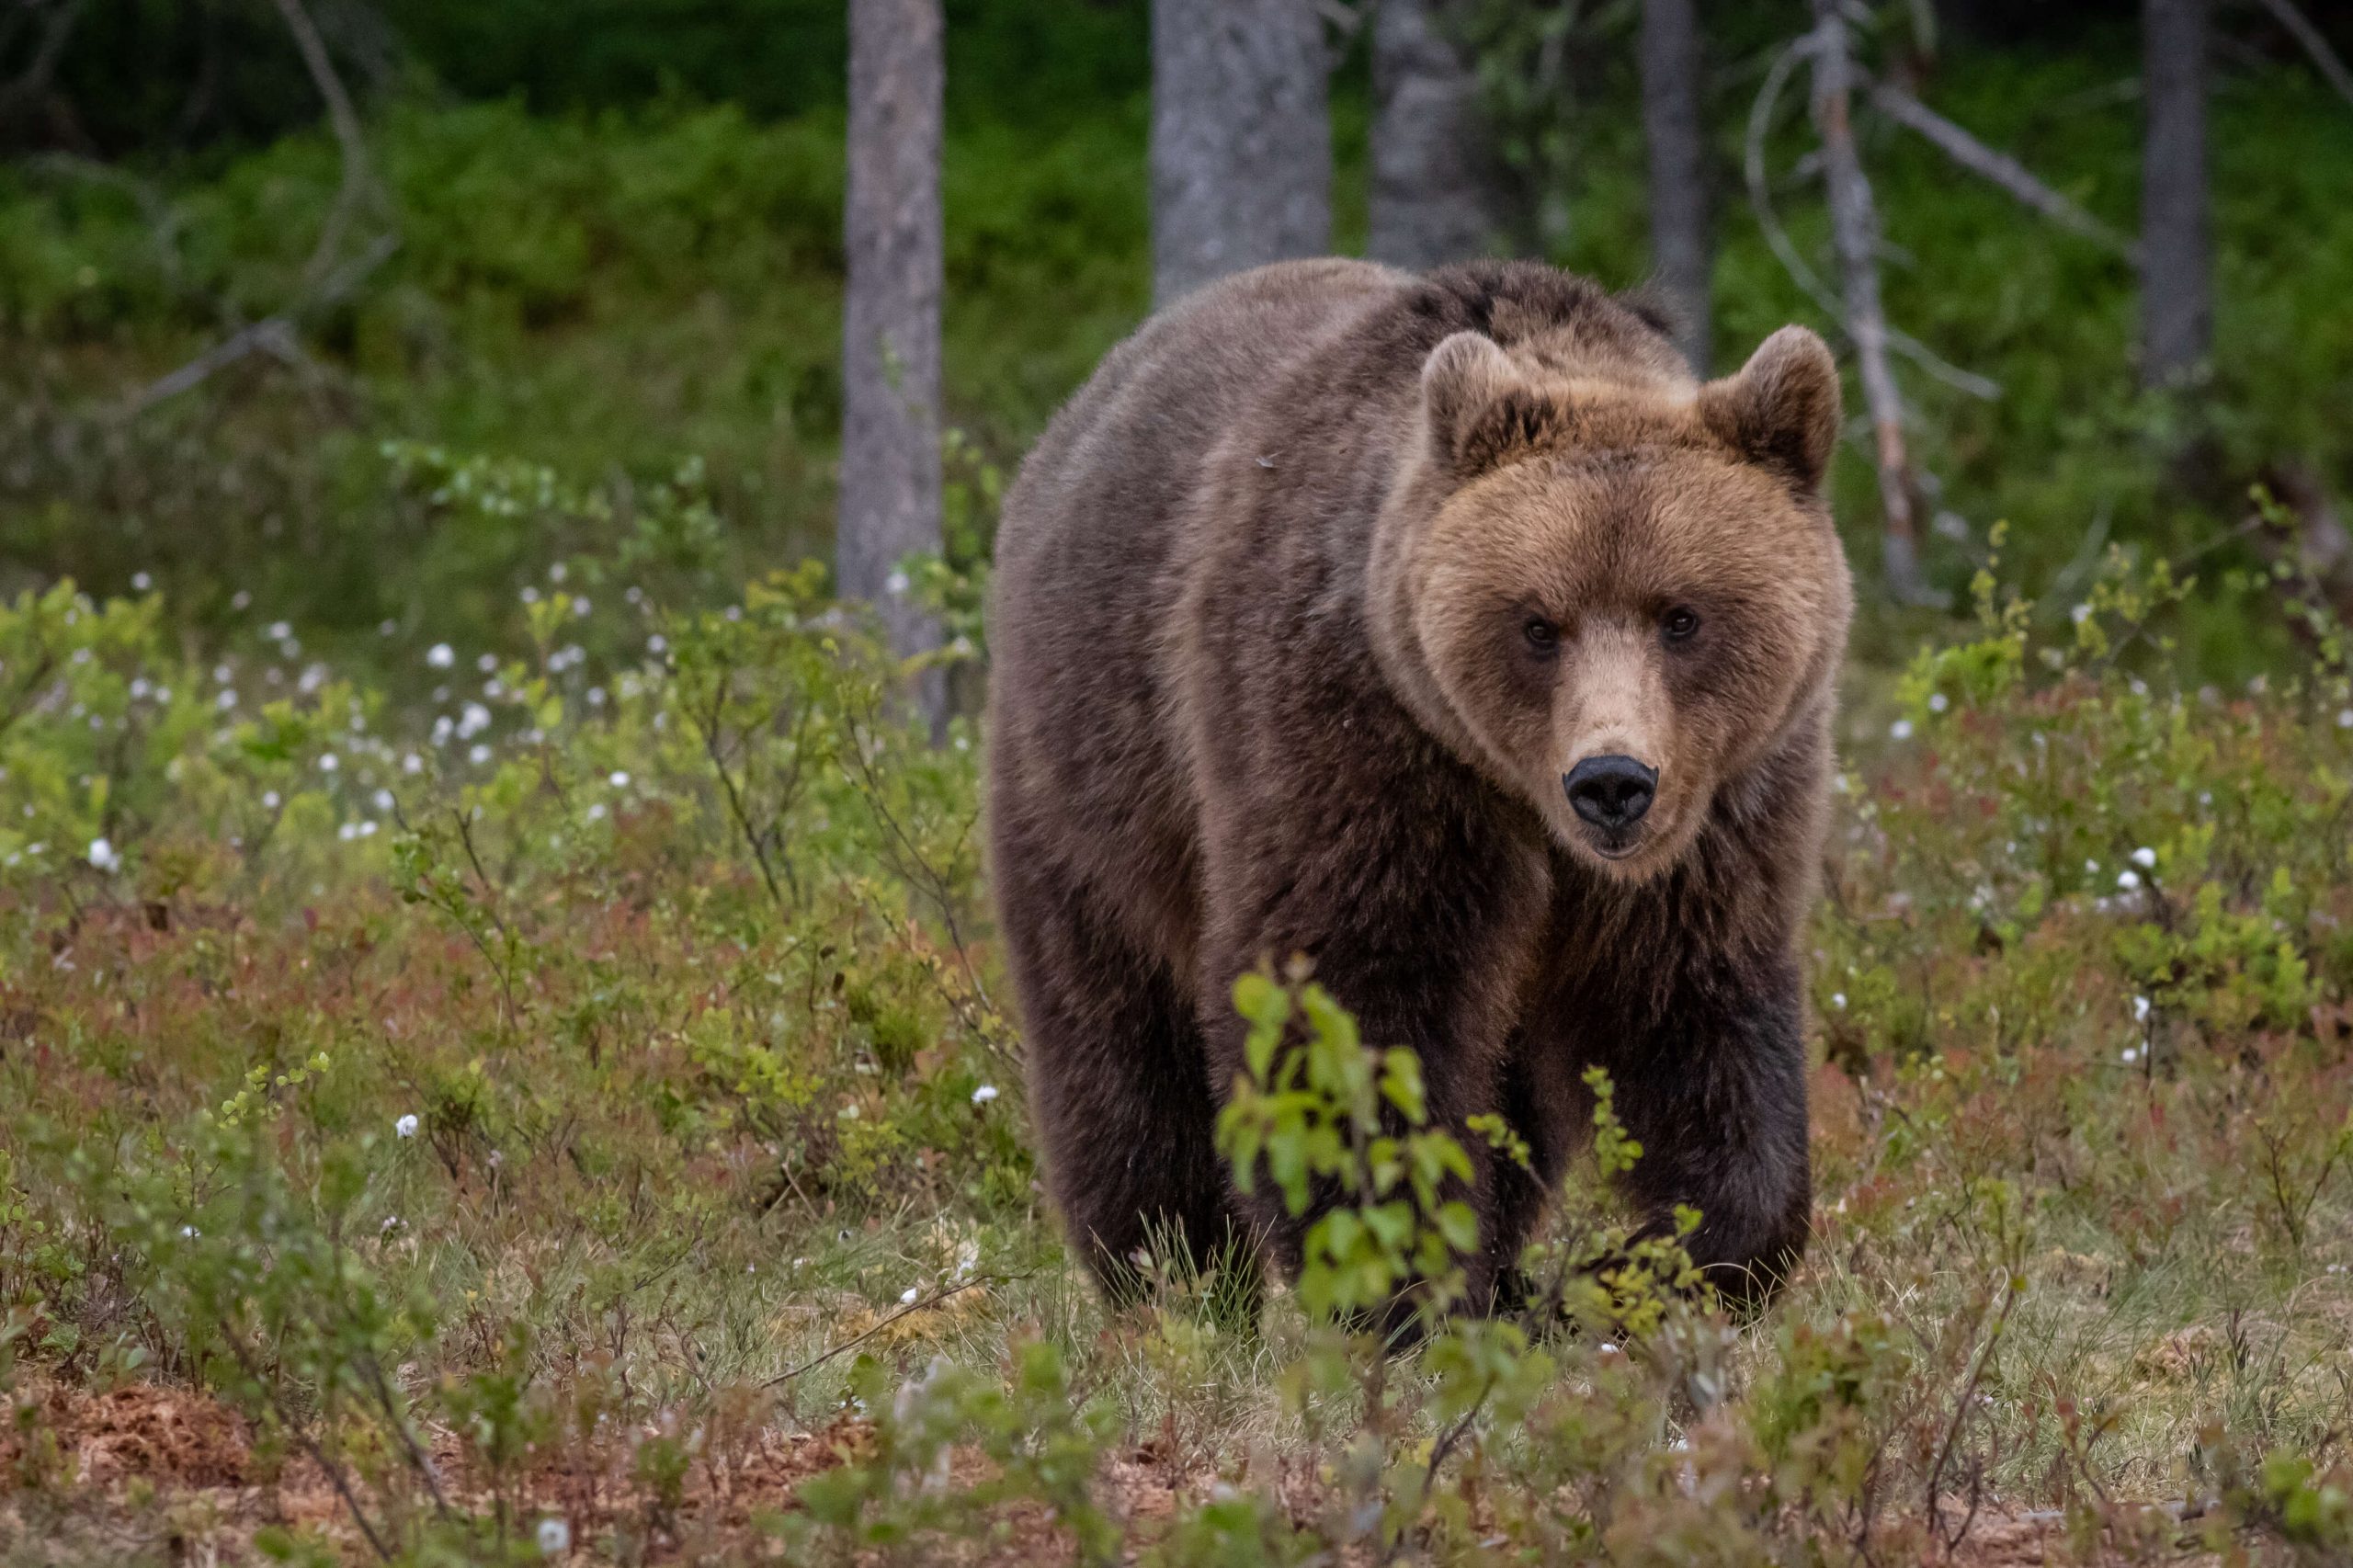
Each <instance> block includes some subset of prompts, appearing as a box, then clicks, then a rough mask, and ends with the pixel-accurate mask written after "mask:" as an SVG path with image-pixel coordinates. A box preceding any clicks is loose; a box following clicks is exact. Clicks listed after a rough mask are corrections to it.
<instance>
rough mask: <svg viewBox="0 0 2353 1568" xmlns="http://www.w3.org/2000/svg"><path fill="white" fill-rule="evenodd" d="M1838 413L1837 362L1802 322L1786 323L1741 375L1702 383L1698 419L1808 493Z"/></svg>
mask: <svg viewBox="0 0 2353 1568" xmlns="http://www.w3.org/2000/svg"><path fill="white" fill-rule="evenodd" d="M1839 417H1840V415H1839V395H1838V364H1837V361H1836V360H1834V359H1833V358H1830V347H1829V345H1827V344H1825V343H1824V342H1823V341H1822V339H1821V338H1820V337H1818V336H1816V335H1814V334H1813V333H1812V332H1810V331H1808V330H1807V329H1806V328H1804V327H1802V326H1785V327H1783V328H1782V329H1781V330H1780V331H1779V332H1777V333H1775V334H1774V335H1772V336H1770V337H1768V338H1767V339H1766V340H1765V341H1764V342H1763V343H1761V344H1759V345H1757V348H1756V353H1754V354H1752V355H1750V356H1749V357H1748V363H1747V364H1745V365H1744V366H1742V367H1741V368H1740V373H1739V374H1738V375H1733V376H1726V377H1724V378H1723V379H1722V380H1721V381H1710V382H1709V383H1708V384H1707V385H1706V386H1704V387H1701V388H1700V389H1699V418H1700V420H1701V422H1702V423H1704V424H1705V425H1706V426H1707V427H1708V428H1709V430H1711V432H1713V433H1714V435H1715V437H1716V438H1717V439H1718V440H1720V441H1722V442H1723V443H1724V444H1725V445H1726V446H1728V447H1730V448H1732V449H1733V450H1734V451H1736V452H1738V453H1740V454H1741V456H1743V457H1744V458H1746V459H1747V460H1749V461H1750V462H1754V463H1761V464H1763V465H1764V466H1765V467H1767V468H1771V469H1777V470H1779V471H1780V472H1781V473H1782V474H1783V475H1785V476H1786V477H1787V478H1788V479H1789V481H1790V483H1791V484H1793V485H1794V486H1796V487H1797V488H1798V489H1799V490H1801V491H1803V492H1806V493H1808V494H1812V493H1813V492H1814V491H1816V490H1819V489H1820V488H1821V487H1822V476H1823V474H1824V472H1826V471H1827V470H1828V469H1829V467H1830V456H1831V453H1832V452H1833V451H1835V450H1836V449H1837V446H1838V422H1839Z"/></svg>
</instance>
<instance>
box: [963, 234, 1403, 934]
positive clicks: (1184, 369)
mask: <svg viewBox="0 0 2353 1568" xmlns="http://www.w3.org/2000/svg"><path fill="white" fill-rule="evenodd" d="M1412 282H1413V279H1412V278H1410V277H1409V276H1408V275H1406V274H1404V273H1400V272H1395V271H1392V270H1391V269H1390V268H1387V267H1376V266H1373V265H1370V264H1369V263H1365V262H1359V261H1346V260H1319V261H1302V262H1287V263H1282V264H1279V265H1277V266H1274V267H1261V268H1259V269H1257V270H1256V271H1253V272H1247V273H1243V274H1239V275H1237V276H1235V277H1233V278H1226V279H1223V280H1222V281H1220V282H1218V283H1215V284H1212V285H1211V286H1210V287H1208V288H1205V289H1203V290H1200V291H1199V292H1198V293H1196V294H1194V295H1191V296H1189V297H1188V298H1187V299H1186V300H1184V301H1180V302H1179V303H1178V304H1177V305H1176V306H1175V307H1173V308H1171V309H1170V310H1167V311H1165V312H1161V313H1160V314H1159V315H1157V316H1154V318H1153V319H1152V320H1151V321H1150V322H1148V323H1146V324H1144V326H1143V327H1142V329H1141V330H1139V331H1138V332H1137V333H1136V335H1134V336H1132V337H1131V338H1129V339H1128V340H1127V341H1126V342H1124V343H1122V344H1121V345H1120V347H1117V348H1115V349H1114V350H1112V352H1111V353H1110V354H1109V355H1108V356H1107V357H1106V358H1105V359H1104V361H1103V363H1102V365H1101V366H1100V367H1099V368H1098V369H1097V371H1096V373H1095V374H1094V376H1093V377H1092V378H1090V379H1089V381H1087V383H1086V385H1085V386H1084V387H1082V388H1081V389H1080V390H1079V391H1078V392H1076V393H1075V394H1074V395H1073V397H1072V398H1071V400H1070V402H1069V403H1067V404H1065V405H1064V406H1063V410H1062V412H1061V413H1059V414H1058V415H1055V417H1054V419H1053V422H1052V423H1051V425H1050V426H1048V428H1047V431H1046V434H1045V435H1044V436H1043V437H1040V440H1039V442H1038V445H1037V446H1036V447H1035V448H1034V449H1032V450H1031V452H1030V454H1029V459H1028V460H1026V461H1025V462H1024V463H1023V465H1022V468H1021V472H1020V475H1019V477H1018V478H1017V480H1016V481H1015V483H1014V484H1013V486H1012V488H1011V489H1010V490H1009V491H1008V492H1007V493H1006V500H1005V506H1004V510H1003V514H1002V517H1001V518H1000V521H999V524H998V528H997V540H996V563H995V595H994V602H993V604H992V606H991V620H990V627H989V653H990V662H991V670H990V710H991V714H990V754H991V755H990V770H991V790H990V795H991V812H992V816H993V818H994V821H995V829H994V837H995V842H996V845H997V846H998V849H999V856H1000V859H1009V858H1012V857H1014V856H1015V855H1018V856H1019V857H1021V858H1023V859H1024V860H1026V861H1031V862H1034V861H1035V860H1036V859H1037V858H1040V857H1049V858H1052V859H1054V860H1057V861H1060V862H1062V863H1063V869H1066V870H1067V871H1068V872H1069V873H1071V874H1073V875H1074V876H1076V877H1078V878H1079V879H1081V880H1083V881H1087V882H1090V883H1095V884H1097V885H1098V886H1100V887H1102V888H1103V889H1104V890H1105V891H1106V892H1108V893H1111V894H1112V895H1114V896H1115V897H1116V899H1117V901H1118V902H1119V903H1121V904H1122V905H1123V906H1124V907H1122V908H1120V910H1119V911H1118V912H1117V913H1118V915H1119V917H1120V919H1121V920H1122V922H1123V924H1125V925H1126V926H1127V927H1128V934H1129V936H1130V937H1131V938H1132V939H1135V940H1137V941H1138V942H1139V943H1141V944H1143V945H1145V946H1147V947H1148V948H1149V949H1151V950H1153V951H1154V952H1155V953H1156V954H1158V955H1160V956H1163V957H1165V958H1166V959H1167V960H1169V961H1170V962H1171V963H1172V964H1174V965H1179V966H1181V965H1182V964H1183V963H1184V962H1185V961H1186V960H1185V955H1186V953H1187V951H1188V949H1189V947H1190V943H1191V927H1192V926H1193V914H1192V910H1191V892H1192V882H1193V870H1192V845H1191V821H1190V818H1191V812H1192V797H1191V789H1190V784H1189V772H1188V759H1187V757H1186V756H1184V755H1183V747H1182V745H1181V744H1180V743H1179V741H1178V739H1177V736H1176V733H1175V728H1176V727H1175V725H1174V724H1173V723H1172V722H1170V712H1171V708H1172V703H1173V694H1172V693H1171V692H1170V691H1169V690H1167V689H1166V677H1165V657H1164V655H1165V649H1166V642H1167V639H1168V637H1169V636H1170V634H1171V631H1172V629H1171V627H1170V625H1169V620H1170V617H1171V615H1172V614H1173V612H1174V609H1175V604H1176V597H1177V595H1178V592H1179V591H1180V589H1181V586H1182V584H1181V580H1180V579H1181V573H1182V562H1183V560H1184V559H1185V558H1186V556H1187V555H1188V552H1189V550H1190V548H1191V545H1192V542H1193V541H1191V540H1188V529H1190V528H1196V527H1197V526H1198V519H1199V516H1200V507H1199V505H1198V503H1199V500H1200V498H1201V495H1202V493H1203V491H1204V489H1205V487H1206V483H1207V476H1208V472H1209V460H1210V459H1211V453H1212V452H1213V450H1214V449H1216V448H1217V447H1218V446H1219V445H1220V444H1221V443H1222V442H1223V441H1225V440H1228V439H1230V438H1231V437H1233V435H1234V433H1235V431H1236V428H1237V426H1238V424H1239V423H1240V418H1241V415H1242V414H1243V411H1244V410H1245V409H1247V408H1249V407H1250V406H1251V405H1253V404H1254V403H1257V402H1258V401H1260V400H1261V399H1263V398H1264V397H1265V395H1266V394H1267V391H1268V390H1269V389H1270V388H1272V387H1273V386H1275V385H1277V384H1279V382H1280V381H1283V380H1284V379H1285V378H1286V377H1288V376H1290V375H1292V374H1294V373H1296V372H1297V370H1298V369H1299V368H1300V367H1301V366H1302V364H1304V363H1306V362H1309V361H1310V360H1312V359H1313V358H1314V356H1315V355H1316V354H1317V353H1318V352H1320V351H1321V350H1323V349H1324V348H1325V347H1328V346H1329V345H1330V344H1331V343H1332V341H1333V340H1334V339H1335V337H1336V336H1338V335H1345V334H1346V333H1347V330H1348V329H1349V326H1350V324H1352V323H1353V322H1354V321H1355V320H1357V319H1358V318H1360V317H1361V316H1362V315H1363V314H1364V313H1365V312H1367V311H1368V310H1373V309H1378V308H1379V306H1380V305H1381V303H1382V302H1384V301H1389V300H1392V299H1393V298H1394V297H1395V296H1396V294H1397V292H1398V291H1399V290H1401V289H1404V288H1405V287H1408V286H1410V285H1411V284H1412ZM1015 841H1017V846H1016V844H1015ZM1015 869H1017V870H1018V869H1020V868H1015ZM1028 869H1033V870H1034V869H1038V868H1037V867H1036V866H1035V865H1034V864H1033V865H1031V866H1030V867H1029V868H1028Z"/></svg>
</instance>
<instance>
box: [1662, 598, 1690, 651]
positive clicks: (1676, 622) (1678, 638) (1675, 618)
mask: <svg viewBox="0 0 2353 1568" xmlns="http://www.w3.org/2000/svg"><path fill="white" fill-rule="evenodd" d="M1659 630H1660V631H1664V632H1665V633H1666V640H1667V641H1668V642H1689V641H1690V640H1691V636H1692V634H1693V633H1694V632H1696V631H1699V611H1697V610H1694V609H1691V608H1688V607H1687V606H1682V605H1677V607H1676V608H1673V609H1671V610H1668V611H1667V612H1666V619H1665V620H1663V621H1661V622H1660V623H1659Z"/></svg>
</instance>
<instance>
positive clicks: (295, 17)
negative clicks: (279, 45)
mask: <svg viewBox="0 0 2353 1568" xmlns="http://www.w3.org/2000/svg"><path fill="white" fill-rule="evenodd" d="M277 4H278V15H279V16H280V17H283V18H285V22H286V30H287V31H288V32H290V33H292V34H293V35H294V47H295V48H296V49H297V50H299V51H301V55H302V64H303V66H304V68H305V69H307V70H308V71H309V72H310V73H311V80H312V82H313V84H314V85H316V86H317V87H318V89H319V97H322V98H324V99H325V100H326V105H327V124H328V125H329V127H331V128H332V129H333V130H334V131H335V144H336V145H337V146H338V147H339V148H340V149H341V150H342V153H343V184H342V185H341V187H338V188H337V189H336V191H335V205H334V206H333V207H332V208H330V209H328V210H327V221H326V222H325V223H324V225H322V226H321V228H320V230H319V243H318V244H317V246H316V248H314V249H313V251H312V252H311V260H310V265H309V266H307V267H304V268H303V269H302V278H303V281H304V282H305V284H310V283H314V282H316V281H317V280H318V279H319V278H322V277H324V276H325V274H326V270H327V267H328V266H329V265H330V264H331V263H332V262H333V261H334V259H335V252H336V251H338V250H340V249H342V248H343V231H344V228H345V226H346V225H347V223H348V222H350V219H351V214H352V211H353V210H355V209H356V208H357V207H358V205H359V203H360V201H361V200H362V199H365V198H366V197H367V196H368V195H369V193H370V192H371V191H373V190H375V188H376V176H375V174H374V172H373V171H372V170H371V169H370V167H369V162H368V142H367V140H366V138H364V137H363V136H361V134H360V132H359V113H358V110H357V109H355V108H352V106H351V95H350V94H349V93H347V92H346V91H344V87H343V78H342V77H341V76H338V75H337V74H335V62H334V60H333V59H331V58H330V57H329V56H328V54H327V46H326V40H324V39H322V38H320V37H319V29H318V28H317V27H316V25H314V24H313V22H312V20H311V14H310V13H309V12H308V11H305V10H304V9H302V0H277Z"/></svg>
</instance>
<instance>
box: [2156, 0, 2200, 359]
mask: <svg viewBox="0 0 2353 1568" xmlns="http://www.w3.org/2000/svg"><path fill="white" fill-rule="evenodd" d="M2142 38H2143V48H2144V50H2145V51H2146V64H2145V66H2144V68H2143V85H2144V87H2145V89H2146V91H2145V95H2144V96H2145V97H2146V99H2147V102H2148V117H2149V119H2148V131H2147V141H2146V142H2145V143H2144V144H2143V149H2142V162H2141V250H2142V262H2141V383H2142V385H2143V386H2146V387H2152V388H2154V387H2162V386H2165V385H2168V384H2170V383H2172V382H2175V381H2178V380H2179V379H2180V378H2181V376H2182V375H2183V373H2184V372H2186V371H2188V370H2189V369H2192V368H2194V367H2195V366H2196V365H2197V364H2198V362H2199V361H2200V360H2201V359H2203V358H2206V354H2207V351H2208V349H2209V348H2211V347H2212V344H2213V334H2214V292H2213V289H2214V285H2213V260H2212V251H2211V244H2210V241H2209V238H2208V234H2207V218H2206V0H2143V6H2142Z"/></svg>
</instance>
